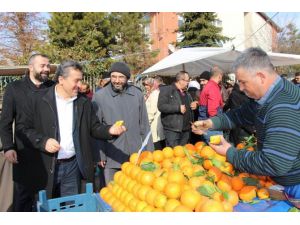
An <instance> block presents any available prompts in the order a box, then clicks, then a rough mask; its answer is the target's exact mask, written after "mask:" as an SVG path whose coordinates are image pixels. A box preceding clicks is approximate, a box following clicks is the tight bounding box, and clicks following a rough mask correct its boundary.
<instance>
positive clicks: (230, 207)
mask: <svg viewBox="0 0 300 225" xmlns="http://www.w3.org/2000/svg"><path fill="white" fill-rule="evenodd" d="M222 205H223V207H224V212H233V205H232V204H231V202H229V201H226V200H224V201H223V202H222Z"/></svg>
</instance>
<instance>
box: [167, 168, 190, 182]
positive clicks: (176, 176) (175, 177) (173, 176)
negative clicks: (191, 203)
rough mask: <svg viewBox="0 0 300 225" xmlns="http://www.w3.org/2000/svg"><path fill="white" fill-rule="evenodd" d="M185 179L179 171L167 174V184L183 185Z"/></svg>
mask: <svg viewBox="0 0 300 225" xmlns="http://www.w3.org/2000/svg"><path fill="white" fill-rule="evenodd" d="M185 181H186V178H185V177H184V175H183V173H182V172H181V171H171V172H169V174H168V182H175V183H179V184H183V183H185Z"/></svg>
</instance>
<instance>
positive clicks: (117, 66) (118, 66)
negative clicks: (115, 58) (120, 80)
mask: <svg viewBox="0 0 300 225" xmlns="http://www.w3.org/2000/svg"><path fill="white" fill-rule="evenodd" d="M112 72H119V73H122V74H123V75H125V76H126V77H127V79H129V78H130V68H129V67H128V66H127V64H126V63H123V62H115V63H114V64H112V65H111V67H110V69H109V75H111V73H112Z"/></svg>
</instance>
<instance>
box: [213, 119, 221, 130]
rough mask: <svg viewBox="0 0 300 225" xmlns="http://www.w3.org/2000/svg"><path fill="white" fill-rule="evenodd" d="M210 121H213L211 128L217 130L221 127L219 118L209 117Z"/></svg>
mask: <svg viewBox="0 0 300 225" xmlns="http://www.w3.org/2000/svg"><path fill="white" fill-rule="evenodd" d="M210 119H211V121H212V123H213V127H212V129H213V130H219V128H220V127H221V120H220V118H219V117H217V116H215V117H212V118H210Z"/></svg>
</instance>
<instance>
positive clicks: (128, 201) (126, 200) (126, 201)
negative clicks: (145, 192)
mask: <svg viewBox="0 0 300 225" xmlns="http://www.w3.org/2000/svg"><path fill="white" fill-rule="evenodd" d="M133 199H135V198H134V196H133V194H131V193H128V194H127V195H126V197H125V198H124V201H123V202H124V205H126V206H128V207H129V203H130V202H131V200H133Z"/></svg>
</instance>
